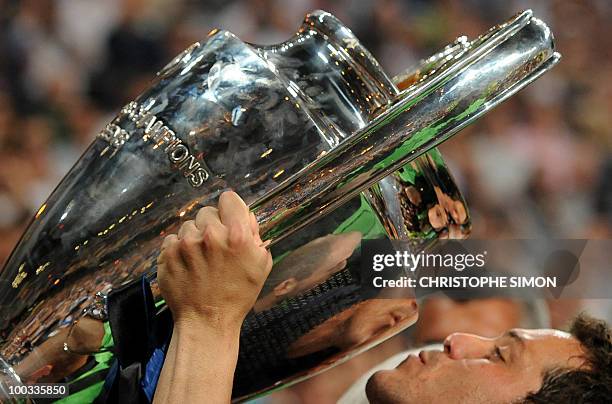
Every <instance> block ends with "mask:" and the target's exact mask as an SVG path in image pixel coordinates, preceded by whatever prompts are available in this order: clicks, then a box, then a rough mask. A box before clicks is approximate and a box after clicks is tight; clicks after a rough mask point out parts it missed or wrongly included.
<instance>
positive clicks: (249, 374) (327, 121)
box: [0, 11, 560, 401]
mask: <svg viewBox="0 0 612 404" xmlns="http://www.w3.org/2000/svg"><path fill="white" fill-rule="evenodd" d="M559 58H560V56H559V54H558V53H556V52H555V51H554V43H553V37H552V34H551V32H550V30H549V29H548V27H547V26H546V25H545V24H544V23H543V22H541V21H540V20H538V19H536V18H534V17H533V16H532V13H531V11H525V12H523V13H521V14H519V15H517V16H515V17H514V18H512V19H511V20H509V21H507V22H505V23H503V24H501V25H499V26H496V27H493V28H492V29H491V30H489V31H488V32H487V33H485V34H483V35H482V36H480V37H478V38H476V39H474V40H472V41H470V40H468V39H467V38H465V37H462V38H459V39H458V40H457V41H455V42H454V43H452V44H450V45H449V46H447V47H446V48H445V49H444V50H442V51H441V52H440V53H438V54H436V55H434V56H432V57H431V58H429V59H427V60H425V61H423V62H422V63H421V64H420V65H419V66H417V67H415V68H414V69H412V70H408V71H406V72H405V73H404V74H402V75H400V76H398V77H396V78H394V79H390V78H389V77H388V76H387V75H386V74H385V73H384V72H383V71H382V69H381V68H380V66H379V64H378V62H376V60H375V59H374V58H373V57H372V55H370V53H369V52H368V51H367V50H366V49H365V48H364V47H363V46H362V45H361V44H360V43H359V41H358V40H357V38H355V36H354V35H353V34H352V33H351V31H350V30H349V29H348V28H346V27H345V26H344V25H342V23H341V22H340V21H338V20H337V19H336V18H335V17H334V16H332V15H331V14H328V13H326V12H322V11H315V12H313V13H311V14H308V15H307V16H306V18H305V20H304V23H303V24H302V26H301V27H300V28H299V30H298V32H297V33H296V34H295V35H294V36H293V37H292V38H291V39H289V40H288V41H286V42H284V43H282V44H279V45H274V46H257V45H252V44H247V43H245V42H242V41H241V40H239V39H238V38H236V37H235V36H234V35H233V34H231V33H229V32H226V31H213V32H211V33H210V34H209V37H208V38H207V40H206V41H203V42H198V43H195V44H193V45H192V46H190V47H189V48H188V49H186V50H185V51H184V52H183V53H181V54H180V55H178V56H177V57H176V58H175V59H174V60H172V61H171V62H170V63H169V64H168V65H167V66H166V67H164V68H163V69H162V70H161V71H160V72H159V73H158V75H157V78H156V79H155V80H154V81H153V82H152V83H151V85H150V86H149V88H148V89H147V90H146V91H145V92H144V93H143V94H141V95H140V96H139V97H138V98H137V99H136V100H134V101H133V102H130V103H129V104H128V105H126V106H124V107H123V108H122V109H121V111H120V112H119V113H118V115H117V116H116V117H115V118H114V119H113V121H112V122H111V123H109V124H108V125H107V126H106V128H105V129H104V130H103V131H102V132H101V133H100V134H99V135H98V136H97V139H96V140H95V141H94V142H93V143H92V144H91V146H90V147H89V148H88V150H87V151H86V152H85V154H84V155H83V156H82V157H81V159H80V160H79V161H78V162H77V163H76V165H75V166H74V167H73V168H72V170H71V171H70V172H69V173H68V175H67V176H66V177H65V178H64V179H63V181H62V182H61V183H60V184H59V185H58V187H57V189H56V190H55V191H54V192H53V193H52V194H51V196H50V197H49V199H48V200H47V201H46V202H45V203H44V204H43V205H42V206H41V207H40V209H39V210H38V212H37V213H36V215H35V217H34V218H33V219H32V222H31V223H30V225H29V227H28V228H27V230H26V231H25V233H24V235H23V237H22V239H21V241H20V242H19V244H18V246H17V247H16V248H15V250H14V251H13V253H12V255H11V257H10V259H9V261H8V263H7V264H6V266H5V267H4V268H3V270H2V272H1V273H0V280H1V282H0V370H1V372H2V375H1V376H0V377H1V378H2V380H3V381H2V383H3V384H2V385H3V386H5V387H6V386H7V385H9V384H11V383H12V384H19V383H28V382H58V381H62V380H66V378H67V377H70V376H71V375H73V374H75V373H76V372H78V371H79V369H81V368H82V367H83V366H84V365H85V363H87V360H88V358H91V357H95V356H96V355H98V356H99V355H101V354H102V353H106V354H108V355H112V354H111V353H110V352H105V351H109V350H110V349H111V347H110V345H109V344H107V342H108V340H109V339H108V338H107V337H108V326H107V323H106V321H107V313H106V305H105V297H106V296H107V295H108V294H109V292H111V291H112V290H116V289H117V288H119V287H121V286H122V285H126V284H129V283H130V282H134V281H136V280H137V279H139V278H141V277H142V276H143V275H146V276H149V277H150V278H151V279H154V273H155V265H156V258H157V255H158V252H159V247H160V243H161V239H162V238H163V236H164V235H166V234H168V233H172V232H175V231H177V229H178V226H179V225H180V223H181V222H182V221H184V220H187V219H191V218H193V217H194V215H195V213H196V212H197V210H198V209H199V208H201V207H202V206H206V205H214V204H216V202H217V198H218V196H219V195H220V193H221V192H223V191H224V190H227V189H233V190H235V191H236V192H237V193H238V194H239V195H241V196H242V198H243V199H245V201H247V203H249V205H250V207H251V209H252V211H253V212H254V213H255V215H256V217H257V219H258V221H259V223H260V228H261V236H262V239H263V240H267V241H269V243H270V248H271V250H272V253H273V256H274V257H275V264H274V268H273V270H272V274H271V276H270V278H269V279H268V281H267V282H266V285H265V286H264V289H263V291H262V293H261V295H260V298H259V300H258V301H257V303H256V305H255V307H254V308H253V310H252V312H251V313H250V314H249V315H248V316H247V319H246V320H245V323H244V325H243V330H242V333H241V348H240V355H239V361H238V367H237V370H236V377H235V385H234V398H235V399H236V400H238V401H240V400H244V399H248V398H250V397H253V396H254V395H256V394H260V393H262V392H265V391H267V390H270V389H272V388H278V387H279V386H282V385H289V384H291V383H294V382H297V381H299V380H303V379H305V378H308V377H310V376H312V375H314V374H316V373H318V372H321V371H324V370H325V369H328V368H330V367H332V366H334V365H337V364H339V363H341V362H343V361H345V360H347V359H348V358H350V357H351V356H353V355H355V354H358V353H360V352H363V351H364V350H366V349H369V348H370V347H372V346H374V345H376V344H378V343H380V342H382V341H384V340H385V339H387V338H389V337H391V336H393V335H395V334H397V333H398V332H400V331H402V330H403V329H405V328H406V327H408V326H410V325H411V324H413V323H414V321H416V311H415V307H414V304H413V299H412V298H411V296H410V295H409V293H408V292H406V294H405V295H398V294H397V292H388V293H387V291H384V290H374V289H372V288H371V285H369V284H368V283H369V282H370V280H369V279H368V278H367V276H363V274H360V273H359V271H356V270H355V266H358V263H357V261H358V260H357V259H355V258H354V257H355V252H356V251H358V250H359V241H360V240H362V239H365V238H379V237H387V238H392V239H399V238H401V239H426V240H435V239H438V238H448V237H451V238H457V237H465V236H467V234H468V233H469V229H470V219H469V215H468V212H467V208H466V206H465V202H464V200H463V198H462V196H461V194H460V193H459V191H458V189H457V187H456V185H455V183H454V181H453V179H452V177H451V175H450V174H449V172H448V170H447V168H446V166H445V164H444V161H443V159H442V157H441V155H440V153H439V152H438V151H437V150H436V149H435V147H436V146H437V145H438V144H440V143H441V142H443V141H445V140H446V139H448V138H449V137H450V136H452V135H454V134H455V133H457V132H458V131H459V130H461V129H462V128H464V127H465V126H467V125H468V124H470V123H471V122H473V121H474V120H476V119H478V118H479V117H481V116H482V115H483V114H484V113H486V112H488V111H489V110H490V109H492V108H493V107H495V106H496V105H498V104H499V103H501V102H502V101H503V100H505V99H506V98H508V97H510V96H511V95H513V94H514V93H516V92H517V91H518V90H520V89H521V88H523V87H524V86H526V85H527V84H529V83H530V82H532V81H533V80H535V79H536V78H538V77H539V76H540V75H541V74H543V73H544V72H546V71H547V70H548V69H550V68H551V67H552V66H554V65H555V64H556V63H557V62H558V60H559ZM400 88H401V90H400ZM315 251H316V252H317V253H316V254H313V252H315ZM309 257H310V258H309ZM394 293H395V294H394ZM155 298H156V299H158V301H161V296H159V294H155ZM376 305H379V306H376ZM368 307H369V308H372V307H381V310H382V313H384V314H379V315H377V316H372V315H371V314H368V313H372V312H376V313H381V310H374V311H372V310H370V311H368V310H367V308H368ZM158 309H159V310H160V312H163V311H164V306H163V303H160V304H159V305H158ZM385 310H386V311H385ZM392 311H393V313H395V314H393V315H392V316H391V317H392V321H387V317H386V316H388V315H389V316H390V315H391V314H390V313H391V312H392ZM398 313H399V314H398ZM382 317H384V318H382ZM332 320H333V321H332ZM338 321H341V322H342V324H343V325H344V326H343V327H335V328H334V327H331V325H330V324H336V325H337V324H338ZM379 323H380V324H379ZM339 330H342V331H339ZM364 330H366V331H364ZM367 330H370V331H367ZM105 341H106V342H105ZM0 391H1V388H0Z"/></svg>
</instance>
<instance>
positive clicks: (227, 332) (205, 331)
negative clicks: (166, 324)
mask: <svg viewBox="0 0 612 404" xmlns="http://www.w3.org/2000/svg"><path fill="white" fill-rule="evenodd" d="M241 326H242V320H239V319H232V318H229V317H227V316H220V315H219V316H217V315H212V316H211V315H206V316H201V315H187V314H183V315H179V316H177V317H176V318H175V320H174V330H175V332H177V333H180V334H182V335H184V336H186V337H188V336H190V335H194V336H202V335H211V336H215V337H216V338H232V339H233V338H235V337H238V336H239V335H240V328H241Z"/></svg>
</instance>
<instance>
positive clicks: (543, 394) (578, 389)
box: [521, 314, 612, 404]
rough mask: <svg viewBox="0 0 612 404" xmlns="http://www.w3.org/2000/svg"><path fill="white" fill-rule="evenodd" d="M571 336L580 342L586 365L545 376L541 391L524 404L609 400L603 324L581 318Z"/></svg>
mask: <svg viewBox="0 0 612 404" xmlns="http://www.w3.org/2000/svg"><path fill="white" fill-rule="evenodd" d="M570 332H571V333H572V335H573V336H574V337H575V338H576V339H577V340H578V341H580V344H581V345H582V348H583V350H584V358H585V361H586V362H585V365H586V366H584V367H581V368H578V369H567V368H561V369H552V370H549V371H547V372H546V373H545V374H544V380H543V382H542V387H541V388H540V390H538V391H536V392H533V393H529V394H528V395H527V397H525V398H524V399H523V400H522V401H521V402H522V403H523V404H541V403H584V404H587V403H593V404H595V403H597V404H599V403H606V402H610V400H611V399H612V338H611V336H612V335H611V331H610V328H609V327H608V325H607V324H606V322H605V321H601V320H596V319H594V318H591V317H588V316H586V315H584V314H581V315H580V316H578V317H577V318H576V319H575V320H574V322H573V324H572V327H571V330H570Z"/></svg>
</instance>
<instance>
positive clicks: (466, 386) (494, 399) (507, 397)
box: [455, 363, 540, 403]
mask: <svg viewBox="0 0 612 404" xmlns="http://www.w3.org/2000/svg"><path fill="white" fill-rule="evenodd" d="M462 368H463V370H462V371H461V376H460V377H458V378H457V377H455V378H456V380H458V381H459V383H458V385H457V386H455V387H456V388H457V389H458V390H463V391H464V393H465V394H466V395H468V396H470V397H472V399H473V400H472V401H473V402H487V403H508V402H514V401H516V400H517V399H519V398H521V397H524V396H525V395H526V394H527V393H528V392H529V391H533V390H537V388H539V385H540V382H539V381H538V378H537V377H535V376H532V375H528V374H526V373H525V372H522V371H521V369H518V368H511V367H508V366H504V365H498V364H491V363H476V364H464V365H463V366H462Z"/></svg>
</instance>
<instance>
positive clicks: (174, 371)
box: [154, 323, 240, 404]
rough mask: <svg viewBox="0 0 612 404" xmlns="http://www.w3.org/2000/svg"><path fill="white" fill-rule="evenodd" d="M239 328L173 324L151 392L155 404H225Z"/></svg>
mask: <svg viewBox="0 0 612 404" xmlns="http://www.w3.org/2000/svg"><path fill="white" fill-rule="evenodd" d="M239 335H240V327H238V326H222V325H216V326H214V325H209V324H202V323H197V324H194V323H190V324H175V328H174V332H173V334H172V339H171V341H170V346H169V347H168V352H167V355H166V360H165V361H164V366H163V368H162V372H161V375H160V379H159V382H158V385H157V389H156V392H155V398H154V402H155V404H159V403H167V402H209V403H229V402H230V399H231V393H232V382H233V378H234V370H235V367H236V361H237V358H238V341H239Z"/></svg>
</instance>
